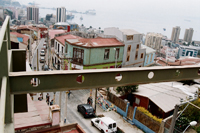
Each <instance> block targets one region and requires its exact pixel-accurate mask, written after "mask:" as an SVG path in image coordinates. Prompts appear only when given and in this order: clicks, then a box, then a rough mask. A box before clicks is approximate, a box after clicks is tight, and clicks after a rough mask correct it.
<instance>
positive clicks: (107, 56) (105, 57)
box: [104, 49, 110, 60]
mask: <svg viewBox="0 0 200 133" xmlns="http://www.w3.org/2000/svg"><path fill="white" fill-rule="evenodd" d="M109 53H110V49H105V53H104V60H107V59H109Z"/></svg>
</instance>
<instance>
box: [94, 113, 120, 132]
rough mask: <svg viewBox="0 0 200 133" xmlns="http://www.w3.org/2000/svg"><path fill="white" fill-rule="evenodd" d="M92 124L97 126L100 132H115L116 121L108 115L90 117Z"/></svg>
mask: <svg viewBox="0 0 200 133" xmlns="http://www.w3.org/2000/svg"><path fill="white" fill-rule="evenodd" d="M91 124H92V126H95V127H97V128H98V129H99V130H100V131H101V133H116V132H117V124H116V121H114V120H113V119H111V118H110V117H101V118H94V119H91Z"/></svg>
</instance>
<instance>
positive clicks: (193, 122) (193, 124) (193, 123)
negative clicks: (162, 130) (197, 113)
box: [183, 121, 197, 133]
mask: <svg viewBox="0 0 200 133" xmlns="http://www.w3.org/2000/svg"><path fill="white" fill-rule="evenodd" d="M196 125H197V122H196V121H192V122H190V124H189V125H188V126H187V127H186V129H185V130H184V131H183V133H184V132H185V131H186V130H187V129H188V127H190V126H192V127H194V126H196Z"/></svg>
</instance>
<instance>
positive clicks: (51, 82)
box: [0, 17, 200, 133]
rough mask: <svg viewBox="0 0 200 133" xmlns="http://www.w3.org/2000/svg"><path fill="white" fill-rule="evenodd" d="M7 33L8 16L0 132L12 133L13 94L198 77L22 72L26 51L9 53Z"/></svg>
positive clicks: (181, 72) (182, 69)
mask: <svg viewBox="0 0 200 133" xmlns="http://www.w3.org/2000/svg"><path fill="white" fill-rule="evenodd" d="M9 31H10V27H9V17H6V20H5V21H4V24H3V26H2V29H1V34H0V61H1V64H0V80H1V82H0V86H1V97H0V133H4V132H9V133H14V123H13V121H14V120H13V119H14V118H13V113H14V106H15V109H16V108H19V107H18V105H17V104H15V105H14V104H13V103H14V99H13V94H26V93H31V92H55V91H66V90H73V89H89V88H99V87H110V86H123V85H130V84H146V83H155V82H164V81H179V80H190V79H198V78H200V66H177V67H149V68H141V67H140V68H121V69H95V70H94V69H93V70H76V71H73V70H60V71H33V72H25V71H26V51H25V50H14V49H13V50H11V46H10V32H9ZM78 62H82V61H81V60H80V61H78ZM80 75H82V76H84V81H83V82H82V83H78V82H77V81H76V79H77V77H80ZM119 75H120V76H119ZM32 78H38V80H39V81H40V82H39V83H40V84H38V86H37V87H35V86H32V85H31V80H32ZM15 100H16V99H15ZM20 104H22V103H20ZM20 107H22V106H20ZM5 112H6V113H5ZM4 124H5V126H4Z"/></svg>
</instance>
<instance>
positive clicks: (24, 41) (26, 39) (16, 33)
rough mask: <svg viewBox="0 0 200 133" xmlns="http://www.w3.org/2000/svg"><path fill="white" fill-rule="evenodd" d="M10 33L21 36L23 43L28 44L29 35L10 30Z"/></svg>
mask: <svg viewBox="0 0 200 133" xmlns="http://www.w3.org/2000/svg"><path fill="white" fill-rule="evenodd" d="M10 34H13V35H16V36H17V37H21V38H23V43H24V44H26V45H28V39H29V36H27V35H24V34H21V33H18V32H10Z"/></svg>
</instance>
